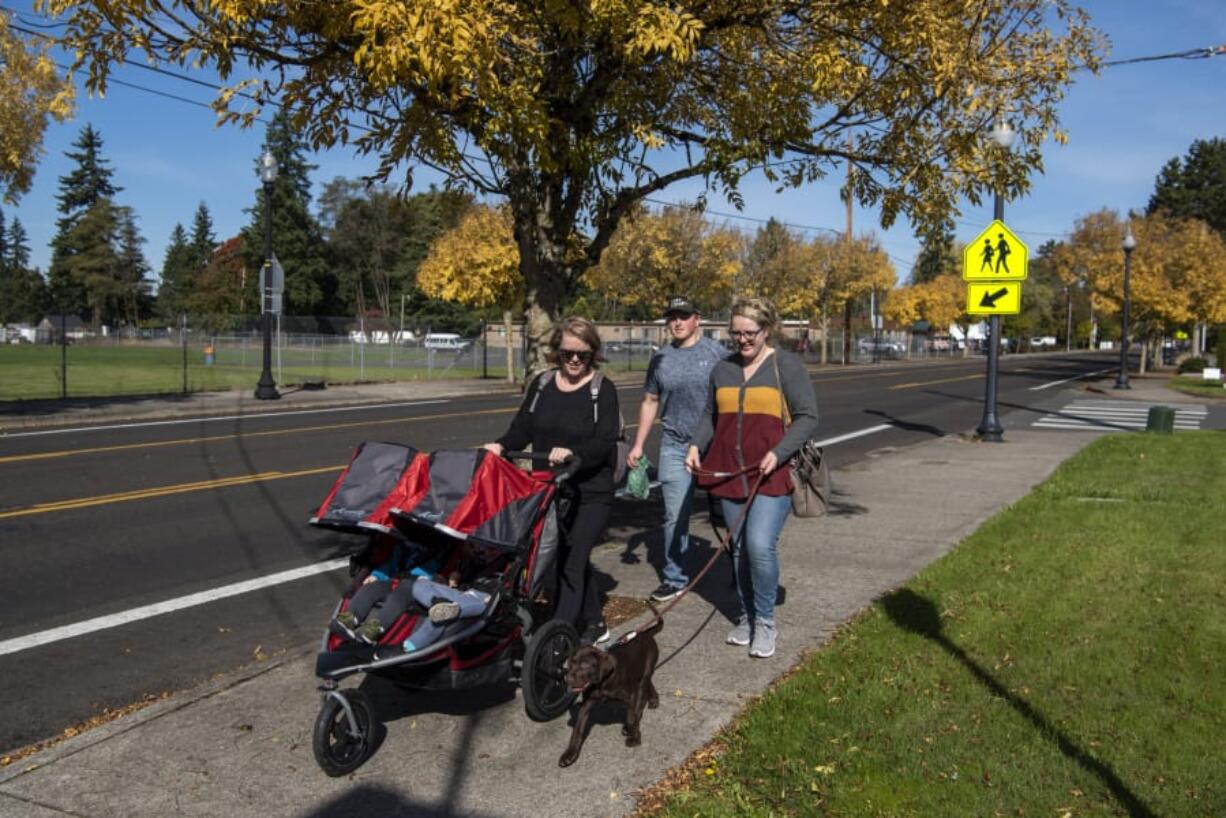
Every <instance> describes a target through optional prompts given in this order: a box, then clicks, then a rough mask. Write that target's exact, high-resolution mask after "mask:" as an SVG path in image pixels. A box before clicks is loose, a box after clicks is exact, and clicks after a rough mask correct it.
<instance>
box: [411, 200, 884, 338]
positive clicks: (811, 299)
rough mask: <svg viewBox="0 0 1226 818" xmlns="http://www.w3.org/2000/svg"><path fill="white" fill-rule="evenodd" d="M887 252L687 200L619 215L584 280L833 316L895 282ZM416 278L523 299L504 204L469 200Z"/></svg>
mask: <svg viewBox="0 0 1226 818" xmlns="http://www.w3.org/2000/svg"><path fill="white" fill-rule="evenodd" d="M894 279H895V272H894V267H893V265H892V264H891V262H890V259H889V257H888V256H887V255H886V254H885V252H884V251H882V250H881V249H880V248H879V247H878V246H877V245H876V244H875V243H874V242H873V241H872V240H871V239H868V238H860V239H855V240H853V241H850V242H848V241H846V240H845V239H843V238H841V237H833V236H832V237H819V238H817V239H814V240H811V241H806V240H804V239H803V238H801V237H800V236H797V235H795V234H794V233H792V232H791V231H789V230H787V229H786V228H785V227H784V226H782V225H780V224H778V223H772V224H771V225H768V226H767V227H766V228H764V229H763V230H762V231H759V233H758V235H757V236H755V237H752V238H751V237H748V236H745V235H744V234H742V233H740V232H738V231H736V230H733V229H731V228H728V227H722V226H718V225H715V224H712V223H711V222H710V221H709V220H707V219H706V218H705V217H704V216H703V215H702V214H701V213H699V212H698V211H696V210H694V209H692V208H688V207H670V208H664V209H662V210H661V211H660V212H658V213H652V212H649V211H647V210H643V209H639V210H636V211H635V212H634V214H633V215H632V216H630V217H627V218H626V219H623V220H622V222H621V225H620V226H619V227H618V229H617V231H616V232H615V233H614V234H613V237H612V239H611V240H610V242H609V246H608V247H607V248H606V249H605V251H604V253H603V254H602V256H601V260H600V263H599V264H597V265H596V266H594V267H592V268H590V269H588V270H587V272H586V273H585V274H584V277H583V282H584V284H586V285H587V286H588V287H589V288H591V289H592V290H593V291H594V292H595V293H596V294H597V295H599V296H601V297H602V298H604V299H606V300H609V301H613V302H616V303H618V304H622V305H626V306H633V305H645V306H647V307H648V309H652V310H654V309H657V308H658V307H659V306H660V305H661V304H663V303H664V302H665V301H666V300H667V299H668V297H669V296H671V295H675V294H677V293H686V294H689V295H691V296H692V297H694V298H697V299H699V301H700V302H701V304H702V305H703V306H704V307H705V308H707V309H711V310H719V309H722V308H724V307H725V306H727V304H729V303H730V302H731V300H732V296H733V295H734V294H738V293H753V294H757V295H765V296H767V297H770V298H772V299H774V300H775V302H776V304H777V305H778V306H779V308H780V310H782V312H783V313H784V314H785V315H788V316H793V317H794V316H804V317H814V318H815V317H817V316H819V315H820V314H821V313H822V311H823V309H824V310H825V311H826V312H827V313H834V312H837V311H838V310H840V309H842V306H843V305H844V304H845V303H846V302H847V301H849V300H854V299H856V298H860V297H862V296H864V295H866V294H867V293H868V292H869V291H870V290H873V289H876V290H877V291H878V292H882V293H883V292H885V291H887V290H889V289H890V288H891V287H892V286H893V285H894ZM417 281H418V285H419V286H420V287H421V288H422V289H423V290H424V291H425V292H426V293H427V294H428V295H431V296H433V297H436V298H444V299H447V300H451V301H459V302H462V303H465V304H469V305H471V306H476V307H488V306H501V307H504V308H513V307H518V306H521V305H522V301H523V296H524V285H523V279H522V276H521V275H520V268H519V251H518V248H517V246H516V243H515V240H514V236H513V233H512V224H511V218H510V215H509V213H508V211H507V210H506V208H492V207H487V206H484V205H477V206H474V207H472V208H471V209H470V210H469V211H468V212H467V213H466V214H465V215H464V216H463V217H462V218H461V219H460V222H459V224H458V225H457V226H456V227H455V228H454V229H453V230H451V231H450V232H448V233H446V234H444V235H443V236H441V237H440V238H439V239H438V240H437V241H435V242H434V244H433V245H431V247H430V250H429V253H428V255H427V257H426V260H425V261H424V262H423V263H422V266H421V269H420V270H419V272H418V278H417Z"/></svg>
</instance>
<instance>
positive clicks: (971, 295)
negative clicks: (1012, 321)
mask: <svg viewBox="0 0 1226 818" xmlns="http://www.w3.org/2000/svg"><path fill="white" fill-rule="evenodd" d="M966 311H967V312H968V313H970V314H971V315H1017V314H1018V313H1019V312H1021V311H1022V282H1020V281H1001V282H982V281H972V282H971V283H969V284H967V285H966Z"/></svg>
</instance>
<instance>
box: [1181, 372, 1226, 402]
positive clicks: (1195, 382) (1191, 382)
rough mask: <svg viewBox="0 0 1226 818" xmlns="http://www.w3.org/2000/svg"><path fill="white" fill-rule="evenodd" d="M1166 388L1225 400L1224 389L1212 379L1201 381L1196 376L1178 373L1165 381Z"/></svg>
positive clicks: (1199, 396) (1225, 390)
mask: <svg viewBox="0 0 1226 818" xmlns="http://www.w3.org/2000/svg"><path fill="white" fill-rule="evenodd" d="M1166 388H1167V389H1173V390H1174V391H1176V392H1183V393H1184V394H1185V395H1195V396H1196V397H1198V398H1216V399H1218V400H1226V389H1223V388H1222V384H1220V383H1214V382H1213V381H1202V380H1199V379H1197V378H1181V377H1179V376H1178V375H1177V376H1175V377H1174V378H1171V379H1170V380H1169V381H1167V382H1166Z"/></svg>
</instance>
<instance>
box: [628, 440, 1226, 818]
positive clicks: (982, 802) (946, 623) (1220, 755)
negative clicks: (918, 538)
mask: <svg viewBox="0 0 1226 818" xmlns="http://www.w3.org/2000/svg"><path fill="white" fill-rule="evenodd" d="M1224 663H1226V435H1224V434H1222V433H1220V432H1196V433H1180V434H1176V435H1174V436H1158V435H1151V434H1133V435H1113V436H1111V437H1108V438H1105V439H1103V440H1101V441H1099V442H1097V443H1095V444H1094V445H1092V446H1090V447H1089V448H1087V449H1086V450H1084V451H1083V452H1082V453H1081V454H1079V455H1078V456H1076V457H1074V458H1073V459H1072V460H1070V461H1069V462H1068V463H1066V464H1065V465H1064V466H1062V467H1061V468H1060V469H1059V470H1058V471H1057V473H1056V474H1055V475H1053V476H1052V478H1051V479H1050V480H1048V481H1047V482H1046V483H1045V484H1043V485H1042V486H1041V487H1039V488H1038V489H1036V490H1035V491H1034V492H1033V493H1032V494H1031V495H1030V496H1028V497H1026V498H1025V499H1023V500H1022V501H1020V502H1018V503H1017V504H1016V505H1014V506H1013V507H1012V508H1010V509H1009V510H1008V511H1006V512H1004V513H1002V514H999V515H997V516H996V517H994V518H993V519H992V520H990V521H989V522H987V523H986V524H985V525H984V526H983V527H982V528H981V529H980V530H979V531H978V532H976V533H975V534H974V535H973V536H972V537H970V538H969V539H967V540H966V541H965V542H963V543H962V544H961V545H959V546H958V548H957V549H956V550H955V551H954V552H953V553H951V554H950V555H948V556H947V557H945V558H944V559H942V560H940V561H939V562H937V563H935V564H934V565H932V566H930V567H929V568H928V569H927V570H925V571H924V572H923V573H922V574H920V575H919V576H918V577H916V578H915V579H914V580H913V581H912V582H910V583H909V584H908V585H906V586H905V587H903V588H901V589H899V590H897V591H895V592H893V593H892V594H890V595H888V596H887V597H886V598H884V599H882V600H880V601H879V602H878V603H877V604H876V605H874V606H873V607H872V608H871V609H870V610H868V611H866V612H865V613H864V614H862V615H861V616H860V617H858V619H857V620H856V621H854V622H852V623H850V624H849V625H848V626H847V627H845V628H844V629H842V630H841V631H840V632H839V634H837V636H836V637H835V639H834V640H833V643H832V644H831V645H830V646H828V647H827V648H825V649H823V650H821V651H819V652H816V653H814V654H812V655H811V656H810V657H808V659H807V660H806V661H804V662H803V663H802V664H801V665H800V667H799V668H798V669H797V670H796V672H794V673H792V674H791V675H789V676H788V677H787V678H786V679H784V680H782V681H781V682H779V683H778V684H777V685H776V686H775V688H774V689H773V690H772V691H771V692H770V693H768V694H767V695H766V696H764V697H763V698H762V699H761V700H760V701H759V702H758V703H757V704H755V705H754V706H752V707H750V708H749V709H748V710H747V711H746V712H745V713H743V714H742V716H741V717H740V718H738V719H737V721H736V722H735V723H734V724H733V725H732V726H731V727H730V728H729V729H728V730H726V731H725V732H724V733H723V734H721V735H720V736H719V737H718V739H717V740H716V742H715V743H714V744H713V745H712V747H710V748H708V750H706V751H704V752H701V753H698V754H696V755H695V757H694V758H693V759H692V760H691V763H690V764H689V765H688V766H687V768H686V770H685V771H683V772H682V773H681V774H680V775H675V776H674V777H673V778H672V779H671V781H670V783H669V784H667V785H665V786H664V787H662V788H660V789H658V790H657V791H656V792H654V793H649V794H648V798H647V800H646V802H645V807H646V808H645V809H643V810H642V811H643V812H644V813H645V814H650V815H654V816H677V818H680V817H681V816H685V818H690V816H703V818H714V817H715V816H733V815H736V816H745V815H754V816H793V815H795V816H891V817H892V818H893V817H895V816H897V817H899V818H901V817H902V816H934V817H939V818H948V817H950V816H959V817H960V816H1050V818H1071V817H1072V816H1090V815H1095V816H1099V815H1101V816H1117V815H1119V816H1125V815H1126V816H1134V817H1135V816H1164V817H1165V816H1169V817H1170V818H1176V816H1178V818H1186V817H1189V816H1205V817H1206V818H1208V816H1222V815H1226V738H1223V737H1224V736H1226V683H1223V678H1222V675H1223V665H1224ZM661 799H662V800H661Z"/></svg>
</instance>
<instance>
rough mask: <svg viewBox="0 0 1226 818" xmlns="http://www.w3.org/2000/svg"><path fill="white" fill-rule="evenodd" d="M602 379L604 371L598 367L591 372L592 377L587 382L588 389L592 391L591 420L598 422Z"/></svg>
mask: <svg viewBox="0 0 1226 818" xmlns="http://www.w3.org/2000/svg"><path fill="white" fill-rule="evenodd" d="M603 380H604V373H603V372H601V371H600V370H599V369H597V370H596V371H594V372H593V373H592V379H591V380H590V381H588V382H587V388H588V391H590V392H591V393H592V422H593V423H596V424H599V423H600V409H599V408H597V407H599V406H600V382H601V381H603Z"/></svg>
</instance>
